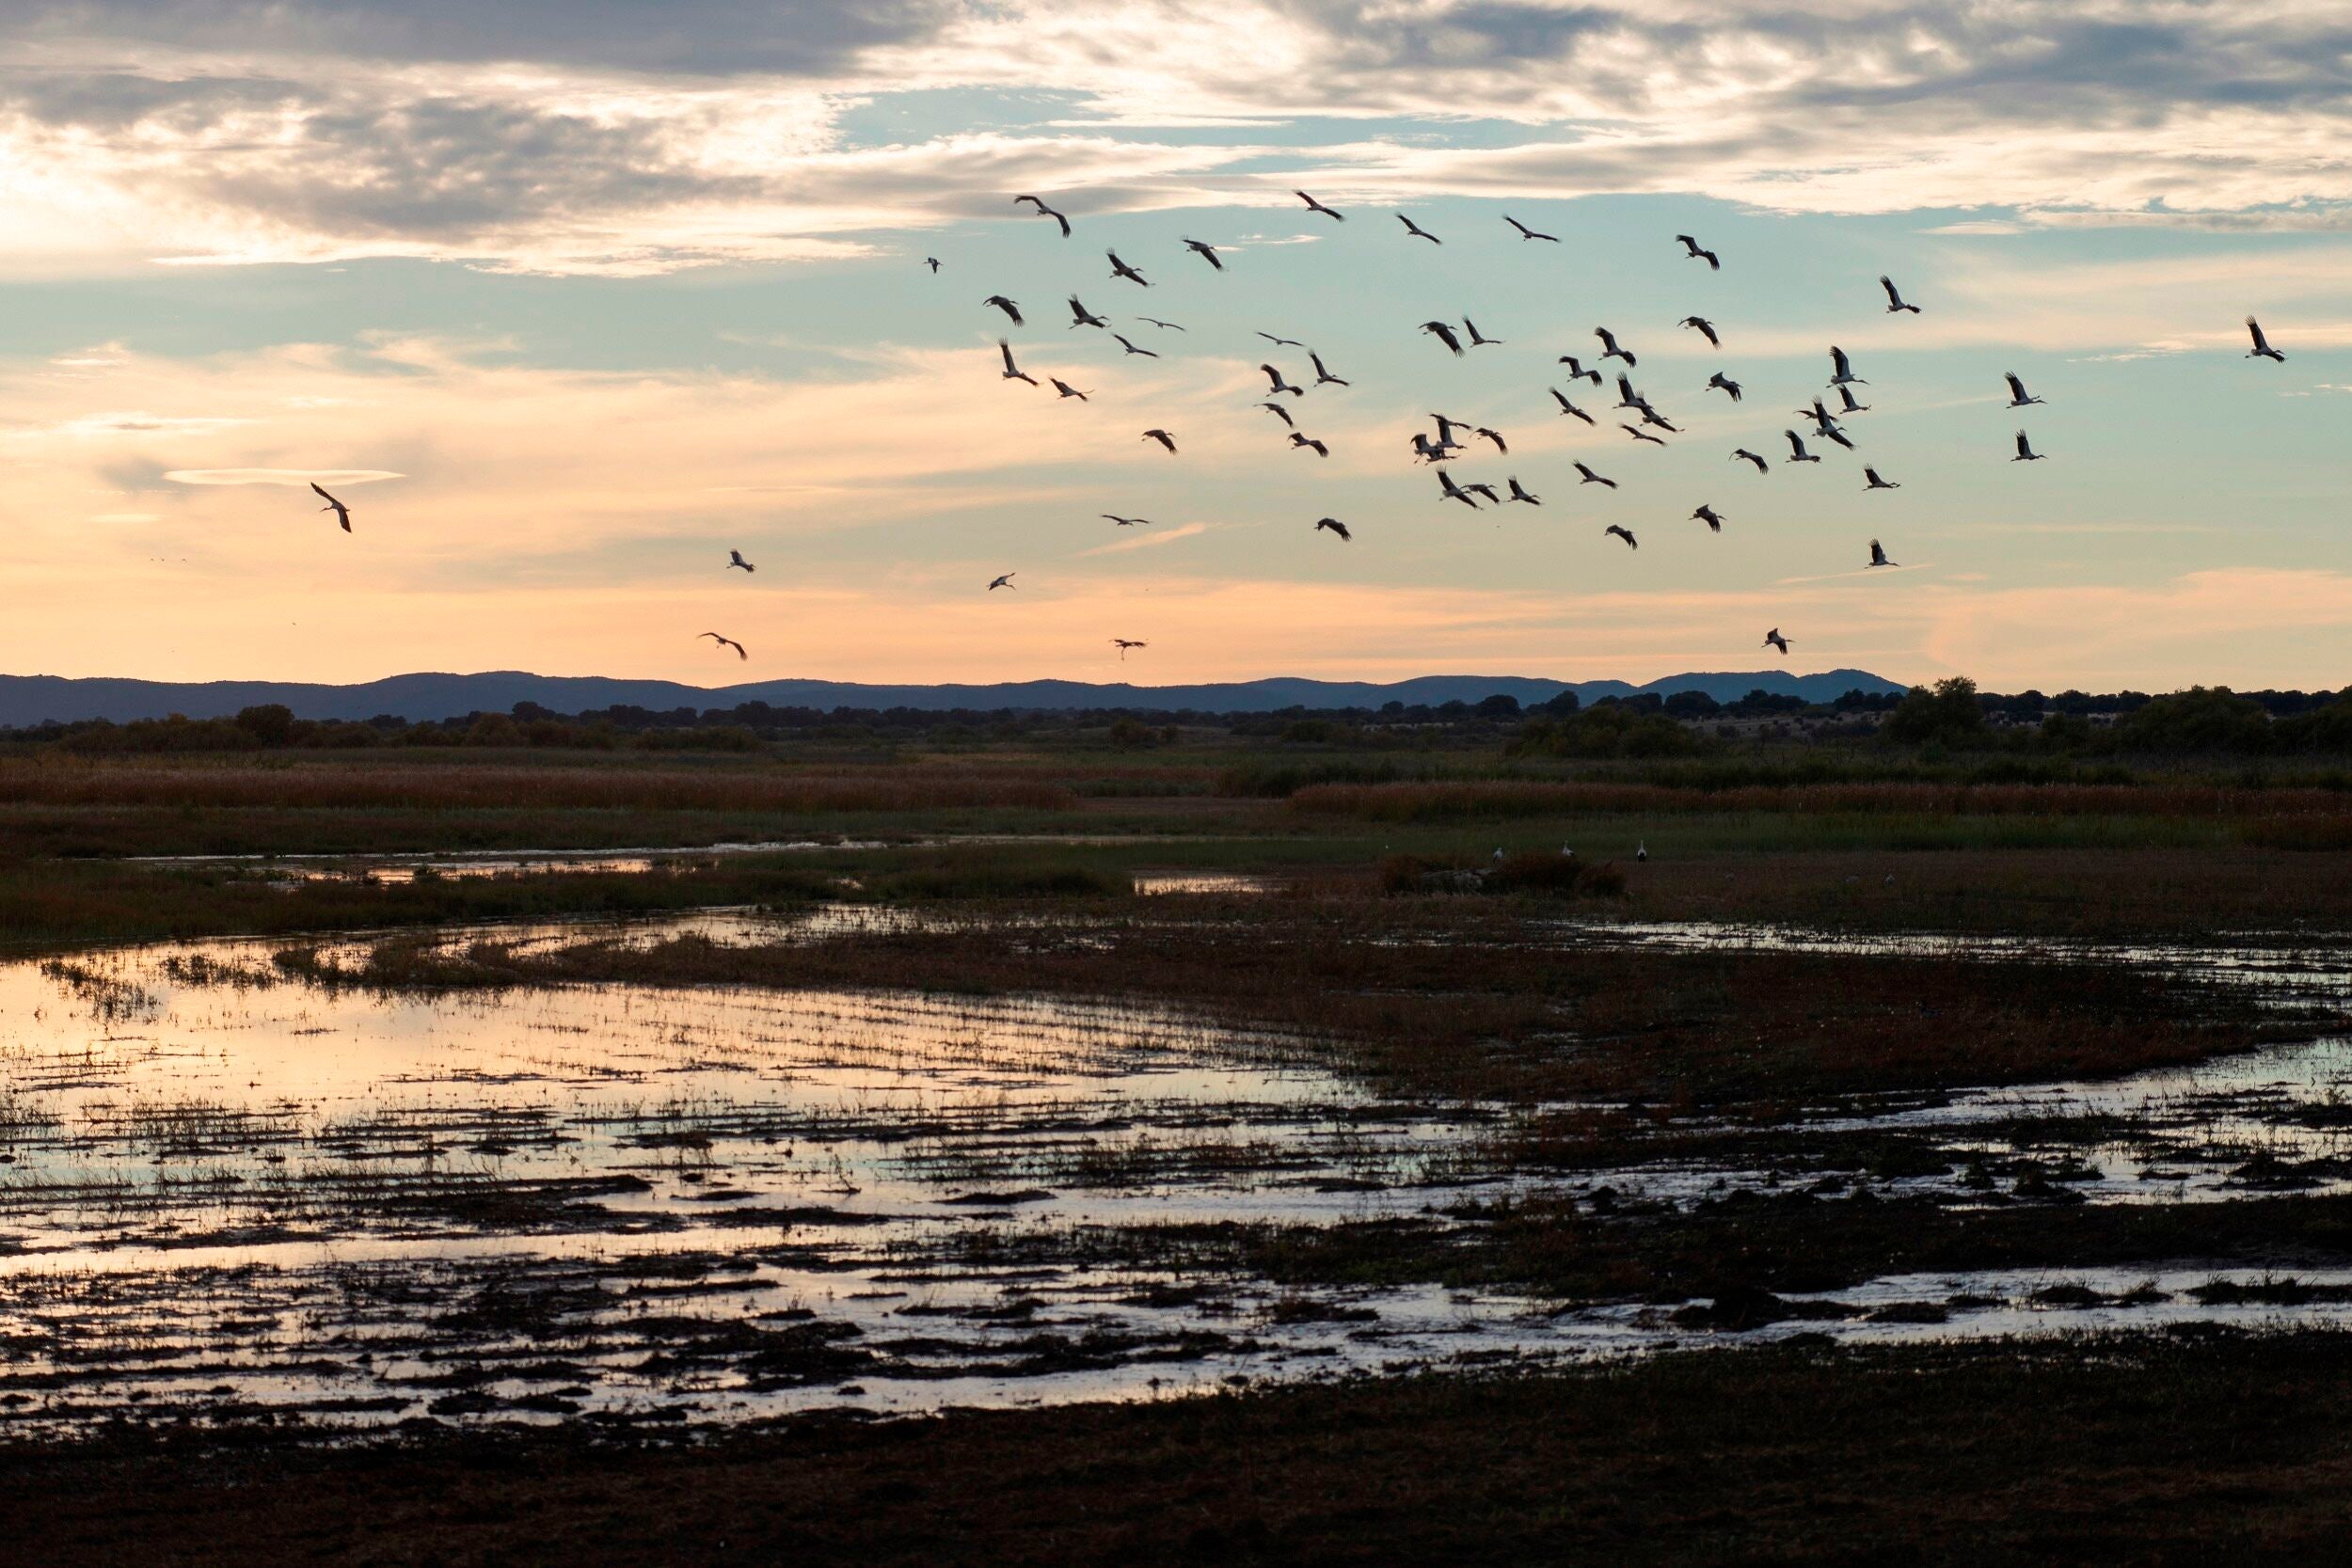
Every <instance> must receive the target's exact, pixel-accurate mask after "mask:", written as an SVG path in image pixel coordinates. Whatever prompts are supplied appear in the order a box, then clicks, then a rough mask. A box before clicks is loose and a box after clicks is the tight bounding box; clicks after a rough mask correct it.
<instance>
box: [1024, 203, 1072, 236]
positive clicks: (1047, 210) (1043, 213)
mask: <svg viewBox="0 0 2352 1568" xmlns="http://www.w3.org/2000/svg"><path fill="white" fill-rule="evenodd" d="M1024 201H1025V202H1027V203H1028V204H1029V205H1030V206H1032V207H1035V208H1036V209H1037V215H1038V216H1040V217H1041V218H1052V219H1053V220H1054V221H1055V222H1056V223H1058V224H1060V225H1061V237H1062V238H1063V239H1065V240H1066V239H1068V238H1070V220H1069V219H1068V218H1066V217H1064V216H1062V215H1061V214H1059V213H1057V212H1056V211H1054V209H1053V208H1051V207H1048V206H1047V205H1045V203H1044V202H1042V201H1040V200H1039V199H1038V198H1036V197H1033V196H1016V197H1014V198H1012V204H1013V205H1014V206H1016V207H1018V206H1020V205H1021V203H1023V202H1024Z"/></svg>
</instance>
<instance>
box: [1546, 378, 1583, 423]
mask: <svg viewBox="0 0 2352 1568" xmlns="http://www.w3.org/2000/svg"><path fill="white" fill-rule="evenodd" d="M1551 401H1552V402H1554V403H1556V404H1559V405H1560V412H1561V413H1563V414H1573V415H1575V416H1576V417H1577V418H1578V419H1580V420H1583V421H1584V422H1585V423H1586V424H1591V423H1592V422H1593V417H1592V416H1591V415H1590V414H1587V413H1586V412H1584V410H1582V409H1581V408H1579V407H1578V406H1577V405H1576V404H1573V403H1570V402H1569V401H1568V400H1567V395H1566V394H1565V393H1564V392H1562V391H1561V390H1560V388H1557V387H1554V388H1551Z"/></svg>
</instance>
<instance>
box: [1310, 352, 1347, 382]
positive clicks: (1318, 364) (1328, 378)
mask: <svg viewBox="0 0 2352 1568" xmlns="http://www.w3.org/2000/svg"><path fill="white" fill-rule="evenodd" d="M1307 357H1308V358H1309V359H1310V360H1311V361H1313V363H1314V367H1315V385H1316V386H1318V387H1321V386H1324V385H1325V384H1329V385H1331V386H1333V387H1349V386H1353V385H1354V383H1353V382H1349V381H1343V380H1342V379H1341V378H1340V377H1338V376H1336V375H1333V374H1332V373H1331V372H1329V371H1327V370H1325V369H1324V368H1323V356H1322V355H1320V354H1317V353H1316V352H1315V351H1314V350H1312V349H1309V350H1308V351H1307Z"/></svg>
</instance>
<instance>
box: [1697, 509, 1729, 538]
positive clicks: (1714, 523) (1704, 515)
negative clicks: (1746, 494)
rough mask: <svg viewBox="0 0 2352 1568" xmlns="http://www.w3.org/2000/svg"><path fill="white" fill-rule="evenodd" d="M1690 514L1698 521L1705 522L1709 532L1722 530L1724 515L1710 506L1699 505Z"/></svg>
mask: <svg viewBox="0 0 2352 1568" xmlns="http://www.w3.org/2000/svg"><path fill="white" fill-rule="evenodd" d="M1691 515H1692V517H1693V518H1695V519H1697V520H1698V521H1699V522H1702V523H1705V524H1706V525H1707V531H1708V532H1709V533H1721V532H1723V531H1724V515H1723V514H1722V513H1720V512H1718V511H1716V510H1715V509H1714V508H1713V507H1711V506H1701V507H1700V508H1699V509H1698V510H1697V511H1696V512H1693V513H1692V514H1691Z"/></svg>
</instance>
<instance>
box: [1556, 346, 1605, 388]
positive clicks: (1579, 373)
mask: <svg viewBox="0 0 2352 1568" xmlns="http://www.w3.org/2000/svg"><path fill="white" fill-rule="evenodd" d="M1560 363H1562V364H1563V365H1565V366H1567V367H1568V379H1569V380H1570V381H1589V382H1591V383H1592V384H1593V385H1594V386H1596V387H1597V386H1599V385H1600V372H1598V371H1588V370H1586V369H1585V368H1584V364H1583V361H1582V360H1581V359H1579V358H1577V356H1575V355H1573V354H1564V355H1562V356H1560Z"/></svg>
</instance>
